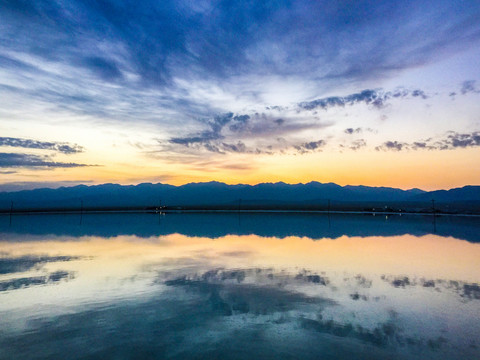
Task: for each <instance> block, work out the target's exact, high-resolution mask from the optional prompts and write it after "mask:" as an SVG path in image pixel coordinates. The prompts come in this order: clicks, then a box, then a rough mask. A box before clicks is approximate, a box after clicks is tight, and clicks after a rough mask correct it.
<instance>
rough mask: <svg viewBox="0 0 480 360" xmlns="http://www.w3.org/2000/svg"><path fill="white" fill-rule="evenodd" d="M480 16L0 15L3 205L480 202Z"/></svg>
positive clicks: (179, 9) (381, 5) (198, 3)
mask: <svg viewBox="0 0 480 360" xmlns="http://www.w3.org/2000/svg"><path fill="white" fill-rule="evenodd" d="M479 59H480V2H479V1H460V0H458V1H452V0H450V1H448V0H432V1H422V0H416V1H408V0H405V1H393V0H392V1H388V0H387V1H362V0H357V1H340V0H338V1H320V0H319V1H253V0H252V1H202V0H195V1H183V0H176V1H169V0H162V1H153V0H144V1H128V0H112V1H108V0H95V1H94V0H82V1H76V0H69V1H56V0H49V1H42V0H38V1H27V0H0V191H8V190H20V189H31V188H36V187H59V186H70V185H76V184H87V185H89V184H100V183H120V184H138V183H142V182H152V183H157V182H162V183H169V184H174V185H180V184H185V183H189V182H203V181H213V180H214V181H222V182H226V183H229V184H238V183H245V184H256V183H261V182H277V181H283V182H287V183H299V182H301V183H306V182H310V181H319V182H335V183H337V184H340V185H347V184H350V185H359V184H361V185H370V186H392V187H399V188H403V189H409V188H414V187H417V188H421V189H425V190H435V189H447V188H454V187H461V186H464V185H480V171H479V170H478V169H480V66H479Z"/></svg>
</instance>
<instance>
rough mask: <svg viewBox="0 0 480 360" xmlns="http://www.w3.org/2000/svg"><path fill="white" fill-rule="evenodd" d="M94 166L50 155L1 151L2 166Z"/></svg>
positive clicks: (0, 164)
mask: <svg viewBox="0 0 480 360" xmlns="http://www.w3.org/2000/svg"><path fill="white" fill-rule="evenodd" d="M84 166H92V165H86V164H77V163H65V162H56V161H53V160H52V158H51V157H49V156H40V155H33V154H19V153H0V168H15V167H23V168H73V167H84Z"/></svg>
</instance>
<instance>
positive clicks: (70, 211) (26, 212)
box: [0, 207, 480, 217]
mask: <svg viewBox="0 0 480 360" xmlns="http://www.w3.org/2000/svg"><path fill="white" fill-rule="evenodd" d="M115 213H117V214H122V213H124V214H128V213H144V214H168V213H177V214H178V213H212V214H214V213H241V214H249V213H251V214H255V213H296V214H298V213H305V214H322V215H329V214H332V215H335V214H357V215H358V214H364V215H373V216H375V215H399V216H401V215H421V216H472V217H480V213H462V212H445V211H388V210H386V211H382V210H381V209H379V210H375V211H374V210H348V209H344V210H337V209H336V210H322V209H221V208H217V209H215V208H187V207H185V208H181V207H175V208H162V209H155V208H154V209H151V208H122V209H120V208H106V209H105V208H104V209H17V210H11V211H10V210H0V215H35V214H52V215H55V214H78V215H83V214H115Z"/></svg>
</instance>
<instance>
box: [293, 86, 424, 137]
mask: <svg viewBox="0 0 480 360" xmlns="http://www.w3.org/2000/svg"><path fill="white" fill-rule="evenodd" d="M407 97H420V98H422V99H427V98H428V96H427V95H426V94H425V92H424V91H422V90H413V91H410V90H407V89H397V90H395V91H383V90H368V89H367V90H363V91H361V92H359V93H355V94H350V95H346V96H331V97H326V98H321V99H317V100H313V101H308V102H301V103H299V104H298V106H299V107H300V108H301V109H304V110H314V109H318V108H320V109H323V110H327V109H329V108H333V107H345V106H346V105H355V104H361V103H363V104H366V105H372V106H373V107H375V108H378V109H380V108H382V107H384V106H385V105H386V102H387V101H388V100H390V99H392V98H407ZM347 130H348V129H347ZM351 130H352V132H353V129H351Z"/></svg>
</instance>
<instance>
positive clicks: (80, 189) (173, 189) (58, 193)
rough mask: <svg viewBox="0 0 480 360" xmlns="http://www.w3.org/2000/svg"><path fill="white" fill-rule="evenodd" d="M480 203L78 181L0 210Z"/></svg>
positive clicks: (457, 198) (470, 197) (374, 193)
mask: <svg viewBox="0 0 480 360" xmlns="http://www.w3.org/2000/svg"><path fill="white" fill-rule="evenodd" d="M432 199H435V200H436V201H437V202H438V204H439V203H441V202H444V203H452V202H457V203H458V202H462V203H467V202H470V203H471V202H474V203H478V202H480V187H479V186H466V187H463V188H458V189H452V190H448V191H446V190H441V191H433V192H425V191H423V190H420V189H411V190H402V189H396V188H389V187H370V186H351V185H347V186H340V185H337V184H334V183H324V184H323V183H319V182H309V183H307V184H286V183H283V182H277V183H261V184H257V185H245V184H238V185H227V184H224V183H220V182H215V181H212V182H205V183H189V184H186V185H181V186H173V185H168V184H161V183H158V184H151V183H143V184H138V185H118V184H102V185H93V186H86V185H78V186H73V187H61V188H58V189H35V190H24V191H17V192H2V193H0V209H1V210H3V211H8V210H9V209H10V207H11V205H12V202H13V207H14V209H15V210H22V209H79V208H80V207H82V206H83V208H84V209H107V208H108V209H114V208H138V209H140V208H148V207H159V206H168V207H193V208H199V207H204V208H216V207H218V208H221V209H237V208H238V209H240V208H241V209H249V208H252V209H256V208H257V209H261V208H266V209H273V208H275V209H282V208H283V209H289V208H298V209H317V208H326V207H327V206H328V205H327V204H331V206H332V210H334V209H335V208H336V207H339V206H347V205H350V206H353V207H355V206H354V205H355V204H356V206H363V207H365V206H372V207H375V206H377V207H378V206H383V204H385V206H387V205H388V206H401V204H400V203H402V204H404V203H411V204H415V206H416V207H417V208H418V207H423V208H428V207H429V206H431V205H430V201H431V200H432Z"/></svg>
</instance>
